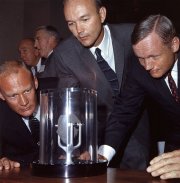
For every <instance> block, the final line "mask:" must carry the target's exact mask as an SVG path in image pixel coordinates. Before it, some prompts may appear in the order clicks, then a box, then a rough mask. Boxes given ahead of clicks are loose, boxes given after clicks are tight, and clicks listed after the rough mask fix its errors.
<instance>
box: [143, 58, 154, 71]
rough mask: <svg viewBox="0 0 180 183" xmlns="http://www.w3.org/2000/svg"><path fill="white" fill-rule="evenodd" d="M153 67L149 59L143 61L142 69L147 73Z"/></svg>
mask: <svg viewBox="0 0 180 183" xmlns="http://www.w3.org/2000/svg"><path fill="white" fill-rule="evenodd" d="M152 67H153V64H152V61H151V60H150V59H145V60H144V68H145V69H146V70H147V71H149V70H151V69H152Z"/></svg>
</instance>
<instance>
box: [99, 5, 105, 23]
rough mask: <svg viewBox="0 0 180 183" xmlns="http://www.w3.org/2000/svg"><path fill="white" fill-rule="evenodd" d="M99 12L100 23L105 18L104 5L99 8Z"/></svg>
mask: <svg viewBox="0 0 180 183" xmlns="http://www.w3.org/2000/svg"><path fill="white" fill-rule="evenodd" d="M99 14H100V18H101V23H104V21H105V19H106V8H105V7H104V6H102V7H101V8H100V9H99Z"/></svg>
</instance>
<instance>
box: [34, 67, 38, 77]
mask: <svg viewBox="0 0 180 183" xmlns="http://www.w3.org/2000/svg"><path fill="white" fill-rule="evenodd" d="M34 72H35V76H36V75H37V73H38V71H37V65H36V66H34Z"/></svg>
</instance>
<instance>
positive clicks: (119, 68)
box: [109, 25, 124, 88]
mask: <svg viewBox="0 0 180 183" xmlns="http://www.w3.org/2000/svg"><path fill="white" fill-rule="evenodd" d="M109 29H110V32H111V39H112V46H113V52H114V62H115V70H116V74H117V77H118V81H119V88H121V83H122V76H123V70H124V47H123V46H122V43H121V41H120V40H118V39H117V38H116V33H114V30H113V27H112V26H110V25H109Z"/></svg>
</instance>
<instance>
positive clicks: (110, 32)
mask: <svg viewBox="0 0 180 183" xmlns="http://www.w3.org/2000/svg"><path fill="white" fill-rule="evenodd" d="M64 15H65V19H66V21H67V24H68V27H69V29H70V31H71V32H72V34H73V35H72V36H71V37H70V38H69V39H67V40H65V41H62V42H61V44H60V45H59V46H58V47H57V48H56V49H55V50H54V53H53V62H54V63H55V64H54V65H53V67H54V69H55V70H58V74H59V78H60V80H59V83H58V86H59V88H63V87H81V88H88V89H95V90H97V93H98V97H97V98H98V125H99V126H98V127H99V144H101V143H102V140H103V137H104V128H105V124H106V121H107V118H108V116H109V114H110V112H111V109H112V105H113V101H114V98H115V97H116V95H117V93H118V91H119V90H120V89H121V87H122V86H123V81H124V78H125V77H126V75H125V71H126V69H127V67H128V62H129V61H131V59H133V57H132V50H131V44H130V35H131V32H132V29H133V25H131V24H121V25H103V24H104V21H105V18H106V8H105V7H104V6H103V5H102V2H101V1H100V0H66V1H64ZM96 48H99V49H101V54H102V56H103V58H104V59H105V60H106V61H107V63H108V64H109V65H110V69H111V70H112V71H113V72H114V74H115V73H116V74H115V75H116V76H115V78H114V79H112V80H111V81H110V80H109V79H108V78H107V75H106V73H105V72H104V71H102V70H101V68H100V65H99V64H98V63H97V62H98V61H97V60H98V56H97V55H96ZM110 69H108V70H110ZM55 72H56V71H55ZM112 81H117V85H118V87H117V88H113V87H114V86H112ZM113 84H115V82H114V83H113ZM146 122H147V121H146ZM141 124H143V125H141ZM141 124H140V125H139V126H138V127H137V129H136V130H135V132H134V133H133V135H132V137H131V140H130V143H129V144H128V148H127V149H126V151H125V153H124V158H123V160H124V162H123V163H121V166H122V167H123V168H133V169H134V168H136V169H144V168H145V167H146V166H147V164H146V162H148V148H147V146H148V143H147V142H148V140H147V136H148V127H146V125H145V122H144V123H141ZM133 129H134V128H133ZM142 131H143V132H142ZM146 132H147V133H146ZM130 133H131V132H130ZM126 142H127V140H126ZM135 147H139V151H136V152H135V151H134V150H133V149H135ZM120 153H122V152H119V156H120ZM120 158H122V154H121V156H120ZM127 159H128V160H127ZM115 163H116V164H117V163H118V162H115ZM113 166H114V165H113ZM116 166H117V165H116Z"/></svg>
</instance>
